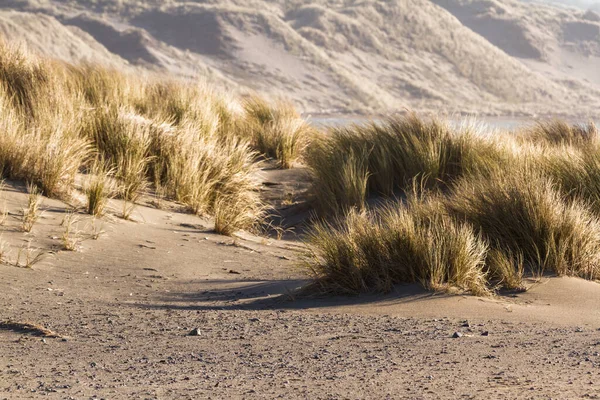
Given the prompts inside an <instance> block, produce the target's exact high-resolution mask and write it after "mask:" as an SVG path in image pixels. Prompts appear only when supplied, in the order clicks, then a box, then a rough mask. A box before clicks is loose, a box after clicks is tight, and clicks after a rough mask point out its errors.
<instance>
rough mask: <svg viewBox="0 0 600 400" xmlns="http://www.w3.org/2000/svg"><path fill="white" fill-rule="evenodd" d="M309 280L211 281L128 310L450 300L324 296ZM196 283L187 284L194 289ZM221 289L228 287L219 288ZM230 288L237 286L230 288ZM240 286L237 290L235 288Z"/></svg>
mask: <svg viewBox="0 0 600 400" xmlns="http://www.w3.org/2000/svg"><path fill="white" fill-rule="evenodd" d="M308 283H310V281H309V280H292V279H290V280H278V281H244V280H236V281H231V280H211V281H202V284H203V285H206V288H207V289H206V290H203V291H189V292H179V293H177V292H171V293H168V294H163V295H162V296H161V297H158V298H154V299H153V300H152V301H151V302H148V303H142V304H139V303H138V304H132V305H131V306H134V307H140V308H148V309H177V310H190V311H199V310H306V309H324V308H329V307H338V306H352V305H361V304H368V303H385V305H393V304H402V303H412V302H416V301H422V300H426V299H429V298H433V297H436V298H439V297H445V296H453V295H451V294H445V293H434V292H429V291H426V290H425V289H423V287H422V286H421V285H419V284H406V285H397V286H395V287H394V289H393V290H392V291H391V292H390V293H387V294H361V295H356V296H349V295H345V296H344V295H324V294H319V293H315V292H308V293H307V291H305V290H302V288H303V287H304V286H305V285H306V284H308ZM197 284H198V282H190V285H194V286H196V285H197ZM221 285H227V286H228V287H225V288H219V286H221ZM231 285H236V287H234V288H232V287H230V286H231ZM238 285H239V286H238Z"/></svg>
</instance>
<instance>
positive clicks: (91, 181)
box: [83, 158, 115, 217]
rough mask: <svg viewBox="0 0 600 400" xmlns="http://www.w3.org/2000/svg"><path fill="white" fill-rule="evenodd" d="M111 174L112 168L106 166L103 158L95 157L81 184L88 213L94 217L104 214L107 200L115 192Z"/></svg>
mask: <svg viewBox="0 0 600 400" xmlns="http://www.w3.org/2000/svg"><path fill="white" fill-rule="evenodd" d="M113 175H114V169H111V168H108V167H107V166H106V162H105V161H104V159H102V158H97V159H96V160H95V161H94V163H93V164H92V166H91V168H90V173H89V174H88V175H87V177H86V180H85V182H84V184H83V192H84V193H85V195H86V199H87V205H86V211H87V213H88V214H90V215H93V216H95V217H101V216H102V215H104V212H105V210H106V205H107V204H108V200H109V199H110V198H111V196H112V195H113V194H114V192H115V188H114V186H115V185H114V181H113V178H112V177H113Z"/></svg>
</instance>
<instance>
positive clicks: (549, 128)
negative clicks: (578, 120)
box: [519, 119, 599, 146]
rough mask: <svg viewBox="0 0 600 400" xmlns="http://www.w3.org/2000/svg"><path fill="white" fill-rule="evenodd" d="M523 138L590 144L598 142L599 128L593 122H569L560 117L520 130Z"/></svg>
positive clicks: (548, 141)
mask: <svg viewBox="0 0 600 400" xmlns="http://www.w3.org/2000/svg"><path fill="white" fill-rule="evenodd" d="M519 136H520V137H521V138H522V139H525V140H529V141H532V142H537V143H549V144H554V145H576V146H582V145H590V144H598V139H599V135H598V128H597V127H596V125H595V124H594V123H593V122H589V123H587V124H585V125H584V124H569V123H568V122H566V121H563V120H560V119H554V120H550V121H539V122H537V123H536V124H535V125H533V126H531V127H529V128H525V129H523V130H522V131H521V132H519Z"/></svg>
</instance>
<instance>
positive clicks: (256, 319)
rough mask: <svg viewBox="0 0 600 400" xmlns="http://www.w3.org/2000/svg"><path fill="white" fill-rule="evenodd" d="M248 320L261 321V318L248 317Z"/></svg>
mask: <svg viewBox="0 0 600 400" xmlns="http://www.w3.org/2000/svg"><path fill="white" fill-rule="evenodd" d="M248 321H250V322H260V319H258V318H248Z"/></svg>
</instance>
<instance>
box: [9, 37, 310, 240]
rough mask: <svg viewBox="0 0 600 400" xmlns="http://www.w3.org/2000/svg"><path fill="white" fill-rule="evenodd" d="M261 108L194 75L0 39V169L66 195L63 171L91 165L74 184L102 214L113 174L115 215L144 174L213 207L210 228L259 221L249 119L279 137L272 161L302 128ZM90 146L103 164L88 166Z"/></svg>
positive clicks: (144, 184) (141, 188)
mask: <svg viewBox="0 0 600 400" xmlns="http://www.w3.org/2000/svg"><path fill="white" fill-rule="evenodd" d="M256 101H258V100H256ZM267 111H268V112H269V113H270V115H271V116H272V118H271V119H270V120H269V121H262V120H261V121H262V122H260V123H259V122H257V117H256V115H254V114H252V113H251V112H250V111H249V110H247V109H246V108H245V107H244V104H243V102H242V100H240V99H237V98H235V97H233V96H230V95H224V94H219V93H217V92H216V91H215V90H214V89H213V88H211V87H210V86H209V85H206V84H204V83H198V84H191V83H190V82H183V81H177V80H165V79H159V78H158V77H155V76H150V75H147V76H144V75H141V76H139V75H138V76H134V75H131V74H125V73H121V72H118V71H115V70H111V69H107V68H103V67H99V66H95V65H91V64H84V65H79V66H70V65H65V64H61V63H58V62H53V61H50V60H46V59H43V58H40V57H37V56H35V55H33V54H30V53H28V52H26V51H25V50H23V49H22V48H18V47H13V46H9V45H5V44H0V130H2V135H0V171H1V173H2V176H3V177H7V178H12V179H22V180H27V181H29V182H33V183H35V184H36V185H37V186H38V187H39V188H40V190H41V191H42V192H43V194H44V195H47V196H52V197H68V196H69V193H70V191H71V190H72V188H73V186H74V184H73V183H74V181H75V175H76V174H77V173H78V172H80V171H81V170H84V171H91V172H92V176H91V177H88V178H86V179H85V180H84V181H85V184H84V191H85V192H86V195H87V197H88V205H87V208H88V212H89V213H91V214H93V215H99V214H102V212H103V210H104V204H105V200H106V198H107V197H108V196H109V195H110V194H112V192H113V191H112V190H109V182H112V178H114V181H115V182H116V183H117V186H118V188H117V190H115V194H116V195H117V196H119V197H121V198H122V199H123V200H124V203H125V204H126V210H128V211H124V216H126V214H130V211H131V207H133V206H134V205H135V204H136V203H137V202H138V200H139V199H140V196H142V195H143V194H144V193H146V191H147V189H149V187H150V186H151V185H152V184H155V185H156V186H157V187H156V189H157V190H158V189H160V190H161V191H164V193H165V194H166V195H167V196H168V197H170V198H172V199H174V200H177V201H180V202H183V203H184V204H186V205H188V206H189V208H190V210H192V211H193V212H196V213H202V214H209V215H215V214H216V213H217V211H218V218H217V219H218V222H217V228H216V230H217V231H220V232H223V233H228V234H231V233H232V232H234V231H235V230H237V229H249V228H252V227H255V226H257V225H259V224H260V223H261V219H262V218H263V216H264V210H265V207H264V205H263V204H262V203H261V201H260V200H259V196H258V191H259V187H260V185H259V182H257V181H256V180H254V179H253V178H252V176H253V174H254V173H255V172H256V170H257V168H258V164H257V157H258V155H259V154H258V153H257V147H258V146H257V142H255V141H254V134H251V135H249V133H248V132H250V131H251V129H250V128H249V127H250V126H252V127H256V126H259V125H260V126H261V128H264V129H263V131H264V132H267V131H268V132H269V135H272V136H274V137H275V136H277V137H278V138H279V139H278V140H277V143H278V144H276V145H275V146H276V147H277V148H276V150H275V152H274V153H270V152H269V151H267V150H266V149H265V155H267V156H273V157H277V158H278V159H280V161H281V163H282V166H290V165H291V163H293V162H294V160H295V159H297V158H298V156H299V154H300V152H301V150H302V146H301V145H299V144H300V143H304V140H305V139H304V132H305V131H308V128H307V125H306V124H305V122H304V121H303V120H301V119H300V118H299V116H298V114H297V113H296V112H295V111H294V110H293V108H292V107H291V106H289V105H287V104H286V105H285V106H281V105H278V106H277V108H276V109H275V108H274V109H273V110H270V109H269V108H268V107H267ZM264 132H263V133H264ZM265 137H266V136H265ZM267 153H268V154H267ZM94 154H97V155H99V156H100V157H101V159H102V160H104V163H105V164H106V166H105V167H103V168H101V169H98V168H96V170H95V171H94V168H93V166H92V168H90V165H91V163H93V161H92V160H91V156H92V155H94ZM101 175H103V176H101ZM159 186H160V187H159Z"/></svg>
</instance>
